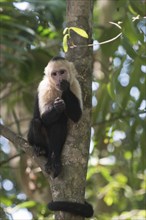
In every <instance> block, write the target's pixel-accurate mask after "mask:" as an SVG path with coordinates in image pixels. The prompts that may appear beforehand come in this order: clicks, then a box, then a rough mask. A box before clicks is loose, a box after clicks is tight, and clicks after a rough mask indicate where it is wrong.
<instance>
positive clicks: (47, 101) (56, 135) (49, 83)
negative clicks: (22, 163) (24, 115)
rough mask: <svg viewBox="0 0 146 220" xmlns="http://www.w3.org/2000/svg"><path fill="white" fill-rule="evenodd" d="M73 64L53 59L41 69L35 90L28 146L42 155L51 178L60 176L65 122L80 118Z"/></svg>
mask: <svg viewBox="0 0 146 220" xmlns="http://www.w3.org/2000/svg"><path fill="white" fill-rule="evenodd" d="M76 76H77V71H76V69H75V67H74V65H73V63H71V62H69V61H67V60H65V59H64V58H63V57H54V58H53V59H52V60H51V61H50V62H49V63H48V65H47V66H46V68H45V75H44V78H43V80H42V81H41V82H40V84H39V86H38V92H37V96H36V101H35V107H34V114H33V118H32V120H31V123H30V128H29V132H28V142H29V144H30V145H32V146H33V147H34V150H35V152H36V154H37V155H38V156H39V155H42V154H45V156H46V157H47V164H46V165H45V170H46V172H47V173H51V174H52V176H53V177H54V178H55V177H57V176H58V175H59V174H60V172H61V168H62V165H61V152H62V149H63V146H64V143H65V140H66V136H67V122H68V119H71V120H72V121H73V122H75V123H76V122H78V121H79V119H80V118H81V115H82V109H83V104H82V95H81V88H80V85H79V82H78V80H77V78H76Z"/></svg>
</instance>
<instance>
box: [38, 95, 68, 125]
mask: <svg viewBox="0 0 146 220" xmlns="http://www.w3.org/2000/svg"><path fill="white" fill-rule="evenodd" d="M64 109H65V103H64V101H63V100H62V99H60V98H56V99H55V101H54V103H53V104H52V105H50V106H48V110H47V111H46V112H44V113H43V114H42V121H43V123H44V124H45V125H46V126H48V125H50V124H52V123H53V122H55V121H57V120H58V119H59V118H60V116H61V114H62V112H63V111H64Z"/></svg>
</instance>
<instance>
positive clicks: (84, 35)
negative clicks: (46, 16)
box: [69, 27, 89, 38]
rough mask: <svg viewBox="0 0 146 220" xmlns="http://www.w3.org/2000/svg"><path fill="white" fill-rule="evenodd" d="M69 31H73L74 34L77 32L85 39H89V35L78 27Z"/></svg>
mask: <svg viewBox="0 0 146 220" xmlns="http://www.w3.org/2000/svg"><path fill="white" fill-rule="evenodd" d="M69 29H71V30H73V31H74V32H76V33H77V34H78V35H80V36H82V37H84V38H88V37H89V36H88V34H87V32H86V31H85V30H83V29H81V28H77V27H70V28H69Z"/></svg>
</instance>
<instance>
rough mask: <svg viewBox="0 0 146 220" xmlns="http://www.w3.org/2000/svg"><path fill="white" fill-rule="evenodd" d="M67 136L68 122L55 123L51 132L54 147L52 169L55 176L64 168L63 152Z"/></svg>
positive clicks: (51, 142) (51, 143)
mask: <svg viewBox="0 0 146 220" xmlns="http://www.w3.org/2000/svg"><path fill="white" fill-rule="evenodd" d="M66 136H67V126H66V123H59V122H58V123H55V124H53V125H52V128H51V132H50V145H51V148H52V171H53V177H54V178H55V177H57V176H58V175H59V174H60V172H61V169H62V164H61V152H62V149H63V146H64V143H65V140H66Z"/></svg>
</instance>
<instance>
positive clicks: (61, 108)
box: [54, 97, 65, 112]
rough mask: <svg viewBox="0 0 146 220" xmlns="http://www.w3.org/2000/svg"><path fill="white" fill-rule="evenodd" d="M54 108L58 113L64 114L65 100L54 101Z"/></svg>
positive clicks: (57, 99)
mask: <svg viewBox="0 0 146 220" xmlns="http://www.w3.org/2000/svg"><path fill="white" fill-rule="evenodd" d="M54 108H55V110H56V111H57V112H63V111H64V109H65V102H64V101H63V99H60V98H59V97H57V98H56V99H55V101H54Z"/></svg>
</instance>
